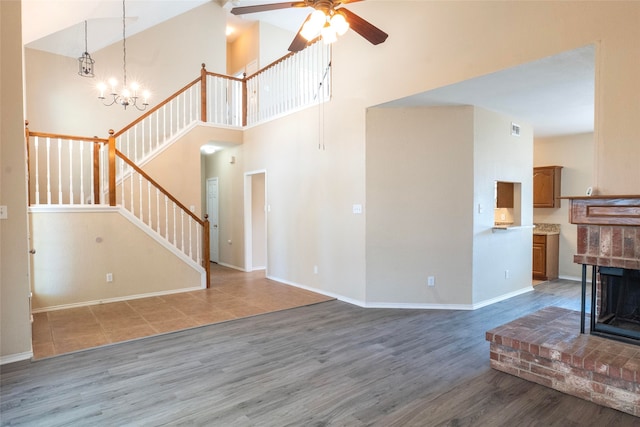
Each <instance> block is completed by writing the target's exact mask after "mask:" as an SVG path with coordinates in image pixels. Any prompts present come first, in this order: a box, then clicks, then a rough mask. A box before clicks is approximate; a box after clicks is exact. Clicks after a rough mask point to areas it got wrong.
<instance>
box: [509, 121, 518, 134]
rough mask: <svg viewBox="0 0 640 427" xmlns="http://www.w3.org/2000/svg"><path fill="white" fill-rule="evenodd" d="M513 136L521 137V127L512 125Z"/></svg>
mask: <svg viewBox="0 0 640 427" xmlns="http://www.w3.org/2000/svg"><path fill="white" fill-rule="evenodd" d="M511 135H513V136H520V125H518V124H515V123H513V122H512V123H511Z"/></svg>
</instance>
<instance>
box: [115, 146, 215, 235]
mask: <svg viewBox="0 0 640 427" xmlns="http://www.w3.org/2000/svg"><path fill="white" fill-rule="evenodd" d="M114 152H115V155H116V156H118V157H120V160H122V161H124V162H125V163H126V164H128V165H129V166H130V167H131V168H132V169H133V170H135V171H136V172H138V173H139V174H140V175H142V176H143V177H144V179H146V180H147V181H149V182H150V183H151V184H153V186H154V187H156V188H157V189H158V190H160V191H161V192H162V194H164V195H165V196H166V197H168V198H169V199H170V200H171V201H172V202H173V203H175V204H176V205H177V206H178V207H179V208H180V209H182V210H183V211H185V212H186V213H187V215H189V216H190V217H191V218H192V219H193V220H194V221H196V222H197V223H198V224H200V225H204V221H203V220H201V219H200V218H198V217H197V216H196V215H195V214H194V213H193V212H191V211H190V210H189V209H188V208H187V207H186V206H185V205H183V204H182V203H180V201H179V200H178V199H176V198H175V197H173V195H172V194H171V193H169V192H168V191H167V190H165V189H164V188H163V187H162V186H161V185H160V184H158V183H157V182H156V181H155V180H154V179H153V178H151V177H150V176H149V175H147V173H146V172H145V171H143V170H142V169H140V167H138V165H136V164H135V163H134V162H133V161H131V160H130V159H129V158H128V157H127V156H125V155H124V154H122V152H120V150H117V149H115V147H114ZM114 163H115V162H114ZM114 168H115V165H114ZM114 172H115V170H114ZM114 179H115V173H114Z"/></svg>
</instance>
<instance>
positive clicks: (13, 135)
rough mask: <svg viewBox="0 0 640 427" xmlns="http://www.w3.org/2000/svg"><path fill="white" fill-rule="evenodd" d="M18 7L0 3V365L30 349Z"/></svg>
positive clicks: (25, 354) (28, 353) (22, 356)
mask: <svg viewBox="0 0 640 427" xmlns="http://www.w3.org/2000/svg"><path fill="white" fill-rule="evenodd" d="M20 9H21V2H20V1H0V52H1V53H2V61H0V121H1V123H2V124H1V125H0V205H3V206H6V207H7V209H8V218H7V219H3V220H0V364H3V363H7V362H13V361H16V360H21V359H28V358H30V357H31V356H32V354H33V353H32V350H31V322H30V314H31V313H30V311H29V292H30V289H29V244H28V228H27V227H28V226H27V186H26V182H25V179H24V177H25V176H26V162H25V158H26V154H25V143H24V127H23V126H24V114H23V101H22V91H23V82H22V63H23V62H22V27H21V10H20Z"/></svg>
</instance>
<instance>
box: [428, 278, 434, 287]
mask: <svg viewBox="0 0 640 427" xmlns="http://www.w3.org/2000/svg"><path fill="white" fill-rule="evenodd" d="M435 285H436V278H435V276H429V277H427V286H435Z"/></svg>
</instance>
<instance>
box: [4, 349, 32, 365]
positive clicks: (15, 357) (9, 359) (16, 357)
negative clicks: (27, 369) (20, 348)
mask: <svg viewBox="0 0 640 427" xmlns="http://www.w3.org/2000/svg"><path fill="white" fill-rule="evenodd" d="M30 359H33V351H25V352H24V353H16V354H10V355H8V356H0V365H6V364H8V363H15V362H22V361H23V360H30Z"/></svg>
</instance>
